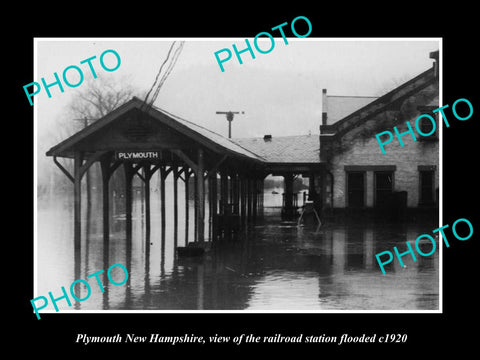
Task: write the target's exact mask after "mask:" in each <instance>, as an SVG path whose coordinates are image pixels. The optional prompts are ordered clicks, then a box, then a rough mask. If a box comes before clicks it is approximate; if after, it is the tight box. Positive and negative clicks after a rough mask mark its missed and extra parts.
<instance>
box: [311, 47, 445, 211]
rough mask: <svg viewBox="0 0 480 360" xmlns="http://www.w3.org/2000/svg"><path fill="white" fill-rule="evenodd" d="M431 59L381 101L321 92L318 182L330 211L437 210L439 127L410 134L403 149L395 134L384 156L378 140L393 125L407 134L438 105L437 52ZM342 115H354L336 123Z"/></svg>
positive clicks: (426, 125)
mask: <svg viewBox="0 0 480 360" xmlns="http://www.w3.org/2000/svg"><path fill="white" fill-rule="evenodd" d="M430 58H432V59H433V60H434V61H433V66H432V67H431V68H430V69H428V70H426V71H425V72H423V73H421V74H420V75H418V76H416V77H415V78H413V79H411V80H409V81H407V82H406V83H404V84H402V85H401V86H399V87H397V88H395V89H394V90H392V91H390V92H388V93H387V94H385V95H383V96H381V97H379V98H370V97H350V98H349V97H331V96H327V94H326V90H325V89H324V90H323V112H324V113H323V118H322V125H321V126H320V162H321V163H322V165H323V167H322V170H323V171H322V173H321V175H320V176H318V178H317V177H316V179H315V182H316V188H318V189H319V190H320V193H321V194H322V196H321V198H322V204H323V208H324V209H325V210H327V212H328V209H332V210H333V209H345V208H347V209H355V210H358V209H372V210H375V209H380V210H381V211H383V210H384V209H385V208H388V209H392V208H393V209H397V210H398V209H402V208H403V209H406V208H409V209H413V208H415V209H429V210H435V209H436V208H437V207H438V189H439V136H438V127H437V130H436V132H435V133H434V134H433V135H431V136H428V137H422V136H419V135H418V134H416V138H417V139H416V141H414V140H413V138H412V136H411V135H410V134H406V135H404V136H402V141H403V142H404V146H403V147H402V146H401V145H400V143H399V141H398V140H397V139H396V137H395V136H394V138H393V141H392V142H391V143H389V144H388V145H387V146H386V154H382V152H381V149H380V147H379V144H378V142H377V139H376V138H375V135H376V134H377V133H380V132H382V131H385V130H390V131H392V133H393V127H394V126H396V127H397V129H398V131H399V133H403V132H404V131H407V130H408V128H407V126H406V122H407V121H408V122H410V123H411V124H412V127H413V126H414V124H415V120H416V118H417V117H418V116H419V115H421V114H424V113H430V114H431V111H432V110H433V109H436V108H438V107H439V106H440V104H439V77H438V51H436V52H432V53H431V54H430ZM338 108H340V109H338ZM352 110H353V111H352ZM342 111H343V113H345V111H347V112H350V111H352V112H351V113H350V114H348V115H346V116H344V117H343V118H341V119H338V114H342ZM432 116H433V115H432ZM437 124H438V119H437ZM420 126H421V127H424V128H425V129H427V128H428V126H432V124H431V122H430V121H428V120H425V122H420ZM414 131H415V128H414ZM424 132H425V133H427V132H429V130H424ZM432 213H434V212H432Z"/></svg>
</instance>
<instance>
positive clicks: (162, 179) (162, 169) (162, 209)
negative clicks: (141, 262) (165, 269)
mask: <svg viewBox="0 0 480 360" xmlns="http://www.w3.org/2000/svg"><path fill="white" fill-rule="evenodd" d="M166 174H167V172H166V169H165V166H160V197H161V199H160V221H161V225H162V231H161V242H162V253H164V249H165V234H166V233H165V178H166V177H167V175H166Z"/></svg>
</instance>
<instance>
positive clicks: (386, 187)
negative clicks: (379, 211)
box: [374, 171, 393, 208]
mask: <svg viewBox="0 0 480 360" xmlns="http://www.w3.org/2000/svg"><path fill="white" fill-rule="evenodd" d="M374 186H375V206H376V207H380V208H382V207H387V206H388V205H389V204H390V202H391V199H392V192H393V172H391V171H376V172H375V185H374Z"/></svg>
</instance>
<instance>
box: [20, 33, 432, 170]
mask: <svg viewBox="0 0 480 360" xmlns="http://www.w3.org/2000/svg"><path fill="white" fill-rule="evenodd" d="M174 40H184V41H185V44H184V47H183V51H182V53H181V54H180V56H179V58H178V61H177V63H176V65H175V68H174V69H173V71H172V73H171V74H170V76H169V77H168V79H167V80H166V82H165V84H164V86H163V87H162V88H161V90H160V94H159V96H158V98H157V99H156V101H155V103H154V105H155V106H158V107H160V108H162V109H164V110H166V111H168V112H170V113H173V114H175V115H177V116H180V117H183V118H185V119H187V120H189V121H192V122H195V123H197V124H199V125H201V126H204V127H206V128H208V129H210V130H213V131H215V132H217V133H219V134H221V135H224V136H227V134H228V123H227V121H226V118H225V116H224V115H217V114H215V112H216V111H244V112H245V113H244V114H243V115H242V114H240V115H236V116H235V118H234V120H233V124H232V137H262V136H263V135H264V134H271V135H272V136H287V135H304V134H309V133H310V134H313V135H318V134H319V125H320V123H321V114H322V104H321V99H322V89H323V88H326V89H327V92H328V94H329V95H349V96H355V95H356V96H379V95H382V94H384V93H386V92H387V91H388V90H390V89H392V88H393V87H394V86H398V85H399V82H400V83H402V82H405V81H407V80H408V79H410V78H413V77H415V76H416V75H418V74H420V73H422V72H423V71H425V70H427V69H428V68H430V67H431V66H432V63H433V60H432V59H430V58H429V53H430V52H431V51H435V50H438V49H439V48H440V46H441V45H440V40H439V39H408V38H407V39H388V38H381V39H371V38H367V39H334V38H328V39H324V38H302V39H299V38H288V45H286V44H285V43H284V41H283V39H282V38H281V37H280V38H275V40H276V41H275V46H274V48H273V50H272V51H271V52H269V53H268V54H260V53H259V52H258V51H256V50H255V48H254V52H255V55H256V58H255V59H252V58H251V56H250V55H249V53H248V52H246V53H244V54H242V60H243V64H240V63H239V62H238V61H237V59H236V58H235V55H233V56H232V58H231V59H230V60H229V61H227V62H225V63H224V64H223V66H224V68H225V71H224V72H222V71H221V70H220V67H219V66H218V64H217V61H216V59H215V56H214V53H215V52H216V51H219V50H221V49H224V48H229V49H230V50H231V51H232V52H233V50H232V44H236V45H237V48H238V49H243V48H245V47H246V45H245V39H244V38H231V39H228V38H218V39H213V38H205V39H197V38H195V39H173V38H168V39H161V38H160V39H153V38H125V39H117V38H110V39H104V38H88V39H83V38H72V39H68V38H58V39H53V38H37V39H36V41H35V44H34V46H35V51H34V54H35V55H34V57H35V59H34V79H32V82H33V81H36V82H39V83H40V82H41V78H45V81H46V82H47V83H51V82H53V81H54V75H53V74H54V72H56V73H57V74H58V75H59V77H61V75H62V73H63V70H64V69H65V68H66V67H67V66H70V65H76V66H79V67H80V68H81V69H82V70H83V73H84V77H85V78H84V82H83V83H82V84H80V85H79V86H78V87H75V88H70V87H68V86H65V84H64V92H63V93H62V92H60V90H59V89H58V86H54V87H51V88H50V91H51V96H52V97H51V98H48V97H47V95H46V93H45V91H44V89H42V91H41V92H40V93H39V94H38V95H35V97H34V101H35V105H34V111H35V113H36V125H37V135H38V142H37V149H38V154H39V155H40V156H39V157H41V158H43V157H44V154H45V152H46V151H47V150H48V149H49V148H50V147H52V146H54V145H56V144H57V143H58V142H59V141H60V140H61V139H63V138H64V137H65V136H66V134H65V133H64V132H62V126H63V124H66V123H68V122H69V121H70V120H71V119H69V118H68V116H67V113H68V112H67V108H68V104H69V103H70V102H71V101H72V99H74V98H75V96H76V94H78V92H79V91H82V90H83V87H84V86H88V85H87V84H86V80H88V79H89V78H91V77H92V75H91V72H90V70H89V69H88V65H87V64H83V65H82V64H80V62H81V61H82V60H85V59H87V58H90V57H92V56H94V55H95V56H96V57H97V58H96V59H94V60H93V61H92V64H93V65H94V67H95V70H96V72H97V75H98V79H100V78H108V79H109V80H113V81H118V82H120V83H123V82H125V81H126V80H125V79H127V81H128V82H129V83H130V85H132V86H133V87H134V88H136V89H138V91H139V94H138V96H139V97H140V93H145V92H146V91H147V90H148V89H149V88H150V87H151V86H152V84H153V82H154V79H155V76H156V75H157V72H158V70H159V68H160V65H161V63H162V62H163V60H164V59H165V57H166V55H167V52H168V49H169V47H170V45H171V43H172V42H173V41H174ZM249 40H250V43H253V39H249ZM265 41H266V42H265V43H262V42H259V44H260V45H259V46H260V47H261V48H262V49H268V47H269V45H270V40H268V38H267V39H266V40H265ZM252 46H253V45H252ZM109 49H112V50H115V51H116V52H117V53H118V54H119V56H120V58H121V65H120V67H119V68H118V69H117V70H115V71H112V72H107V71H105V70H103V69H102V68H101V66H100V64H99V57H100V55H101V54H102V53H103V52H104V51H105V50H109ZM109 55H112V54H109ZM221 56H223V54H222V55H221ZM112 59H113V56H108V57H107V56H106V57H105V61H106V62H107V60H108V61H111V62H110V63H108V66H113V65H115V61H114V60H112ZM112 64H113V65H112ZM73 72H74V71H73ZM73 72H72V73H73ZM72 79H73V75H72ZM98 79H96V80H93V81H98ZM71 81H72V82H74V81H73V80H71ZM25 101H26V102H27V104H28V99H27V98H26V97H25ZM59 138H60V140H59ZM39 160H40V158H39ZM40 161H41V160H40Z"/></svg>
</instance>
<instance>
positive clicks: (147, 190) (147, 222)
mask: <svg viewBox="0 0 480 360" xmlns="http://www.w3.org/2000/svg"><path fill="white" fill-rule="evenodd" d="M143 171H144V173H145V177H144V183H145V245H146V246H147V247H148V246H150V233H151V218H150V179H151V176H152V172H151V169H150V164H148V165H145V166H144V169H143Z"/></svg>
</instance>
